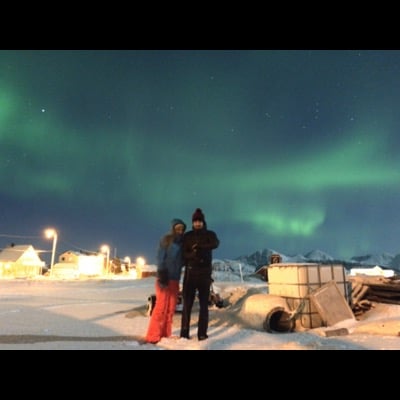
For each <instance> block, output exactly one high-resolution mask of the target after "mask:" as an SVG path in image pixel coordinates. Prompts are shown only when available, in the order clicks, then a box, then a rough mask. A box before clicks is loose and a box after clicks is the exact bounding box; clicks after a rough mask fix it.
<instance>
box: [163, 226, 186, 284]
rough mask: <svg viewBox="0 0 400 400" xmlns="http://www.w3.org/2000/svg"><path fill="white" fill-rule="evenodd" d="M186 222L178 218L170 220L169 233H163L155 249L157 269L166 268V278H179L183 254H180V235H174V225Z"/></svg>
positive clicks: (177, 279)
mask: <svg viewBox="0 0 400 400" xmlns="http://www.w3.org/2000/svg"><path fill="white" fill-rule="evenodd" d="M177 224H183V225H184V226H185V228H186V224H185V223H184V222H183V221H181V220H179V219H174V220H172V229H171V232H170V233H167V234H166V235H164V236H163V237H162V238H161V240H160V243H159V246H158V250H157V271H158V272H159V271H161V270H165V269H167V270H168V278H169V279H171V280H176V281H179V280H180V278H181V273H182V268H183V255H182V235H179V236H176V235H174V226H175V225H177Z"/></svg>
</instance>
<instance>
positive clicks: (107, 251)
mask: <svg viewBox="0 0 400 400" xmlns="http://www.w3.org/2000/svg"><path fill="white" fill-rule="evenodd" d="M100 251H101V252H102V253H105V254H106V273H108V264H109V263H110V246H107V245H106V244H103V246H101V248H100Z"/></svg>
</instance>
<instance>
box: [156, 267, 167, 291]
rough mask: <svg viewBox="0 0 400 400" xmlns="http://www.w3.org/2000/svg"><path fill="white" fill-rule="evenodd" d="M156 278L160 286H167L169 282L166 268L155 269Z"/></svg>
mask: <svg viewBox="0 0 400 400" xmlns="http://www.w3.org/2000/svg"><path fill="white" fill-rule="evenodd" d="M157 280H158V285H159V286H160V288H163V289H164V288H166V287H167V286H168V282H169V276H168V270H167V269H161V270H159V271H157Z"/></svg>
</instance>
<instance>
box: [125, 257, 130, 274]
mask: <svg viewBox="0 0 400 400" xmlns="http://www.w3.org/2000/svg"><path fill="white" fill-rule="evenodd" d="M124 261H125V264H126V265H127V267H126V271H127V272H129V271H130V269H131V258H130V257H128V256H126V257H125V258H124Z"/></svg>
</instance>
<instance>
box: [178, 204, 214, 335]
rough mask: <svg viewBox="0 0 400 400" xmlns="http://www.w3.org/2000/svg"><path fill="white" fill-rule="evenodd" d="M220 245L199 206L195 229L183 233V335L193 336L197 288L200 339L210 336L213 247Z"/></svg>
mask: <svg viewBox="0 0 400 400" xmlns="http://www.w3.org/2000/svg"><path fill="white" fill-rule="evenodd" d="M218 246H219V239H218V237H217V235H216V233H215V232H214V231H211V230H208V229H207V224H206V221H205V217H204V214H203V212H202V210H201V209H200V208H197V209H196V210H195V212H194V213H193V215H192V230H191V231H189V232H186V233H185V234H184V235H183V245H182V247H183V258H184V265H185V275H184V279H183V288H182V301H183V309H182V319H181V332H180V336H181V337H182V338H186V339H190V316H191V313H192V307H193V302H194V299H195V296H196V291H197V292H198V296H199V305H200V310H199V318H198V325H197V338H198V340H205V339H207V338H208V335H207V331H208V301H209V297H210V287H211V282H212V277H211V274H212V250H214V249H216V248H217V247H218Z"/></svg>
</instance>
